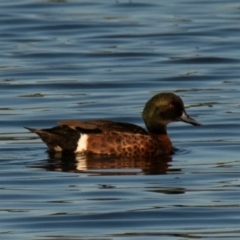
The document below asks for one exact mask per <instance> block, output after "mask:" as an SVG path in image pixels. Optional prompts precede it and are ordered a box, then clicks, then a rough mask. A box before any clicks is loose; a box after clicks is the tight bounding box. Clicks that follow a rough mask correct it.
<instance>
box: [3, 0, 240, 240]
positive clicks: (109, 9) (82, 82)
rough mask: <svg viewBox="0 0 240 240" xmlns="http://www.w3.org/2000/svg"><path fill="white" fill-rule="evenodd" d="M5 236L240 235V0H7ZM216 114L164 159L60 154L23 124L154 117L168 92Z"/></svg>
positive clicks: (180, 133)
mask: <svg viewBox="0 0 240 240" xmlns="http://www.w3.org/2000/svg"><path fill="white" fill-rule="evenodd" d="M0 32H1V35H0V115H1V118H0V165H1V166H0V216H1V218H0V238H1V239H6V240H8V239H24V240H28V239H31V240H32V239H35V240H43V239H46V240H49V239H51V240H53V239H71V240H73V239H159V238H164V239H171V240H172V239H194V238H202V239H205V238H206V239H239V237H240V230H239V226H240V204H239V200H240V194H239V186H240V181H239V175H240V154H239V153H240V151H239V149H240V148H239V146H240V138H239V136H240V128H239V122H240V121H239V120H240V100H239V96H240V84H239V83H240V80H239V79H240V77H239V76H240V68H239V65H240V57H239V56H240V53H239V49H240V34H239V32H240V3H239V1H237V0H235V1H234V0H230V1H222V0H219V1H195V0H194V1H191V0H185V1H184V0H180V1H176V0H173V1H154V0H152V1H140V0H137V1H136V0H132V1H127V0H117V1H64V0H62V1H61V0H58V1H57V0H56V1H54V0H52V1H50V0H49V1H47V0H45V1H43V0H42V1H40V0H36V1H34V0H22V1H16V0H15V1H14V0H13V1H1V2H0ZM162 91H171V92H175V93H177V94H178V95H180V96H181V97H182V98H183V100H184V102H185V105H186V108H187V112H188V113H189V114H190V115H191V116H192V117H194V118H195V119H196V120H198V121H199V122H201V123H203V126H202V127H193V126H190V125H186V124H183V123H173V124H171V125H170V126H169V129H168V131H169V135H170V136H171V139H172V141H173V143H174V146H175V147H176V148H177V149H178V150H177V151H176V153H175V154H174V155H172V156H165V157H161V158H159V159H139V158H135V159H127V158H102V157H91V158H89V157H88V158H87V157H84V156H70V155H66V156H59V154H56V155H49V154H48V153H47V152H46V147H45V145H44V144H43V143H42V142H41V141H40V140H39V139H38V138H37V137H36V136H35V135H33V134H30V133H28V132H27V131H26V130H25V129H24V128H23V126H30V127H39V128H45V127H50V126H54V124H56V122H57V121H58V120H59V119H69V118H70V119H92V118H107V119H112V120H117V121H125V122H131V123H135V124H139V125H141V126H143V122H142V120H141V111H142V108H143V106H144V104H145V102H146V101H147V100H148V99H149V98H150V97H151V96H153V95H154V94H155V93H157V92H162Z"/></svg>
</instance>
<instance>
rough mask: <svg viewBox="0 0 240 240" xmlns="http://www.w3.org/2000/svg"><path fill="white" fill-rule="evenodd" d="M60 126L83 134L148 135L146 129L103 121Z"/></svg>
mask: <svg viewBox="0 0 240 240" xmlns="http://www.w3.org/2000/svg"><path fill="white" fill-rule="evenodd" d="M58 124H59V125H63V126H68V127H69V128H72V129H75V130H78V131H79V132H81V133H101V132H109V131H116V132H127V133H134V134H137V133H138V134H148V132H147V131H146V130H145V129H144V128H142V127H140V126H138V125H135V124H132V123H123V122H114V121H109V120H102V119H98V120H90V121H80V120H62V121H59V122H58Z"/></svg>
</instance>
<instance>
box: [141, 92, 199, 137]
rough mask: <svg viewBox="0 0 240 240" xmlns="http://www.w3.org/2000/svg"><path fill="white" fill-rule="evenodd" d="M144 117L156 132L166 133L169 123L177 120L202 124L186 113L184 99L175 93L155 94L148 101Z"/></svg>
mask: <svg viewBox="0 0 240 240" xmlns="http://www.w3.org/2000/svg"><path fill="white" fill-rule="evenodd" d="M142 117H143V120H144V122H145V125H146V127H147V129H148V131H149V132H150V133H154V134H164V133H166V126H167V124H168V123H170V122H175V121H183V122H185V123H189V124H192V125H194V126H201V123H199V122H197V121H196V120H194V119H193V118H191V117H190V116H189V115H188V114H187V113H186V111H185V108H184V104H183V101H182V99H181V98H180V97H179V96H177V95H175V94H174V93H159V94H157V95H155V96H153V97H152V98H151V99H150V100H149V101H148V102H147V103H146V105H145V108H144V110H143V113H142Z"/></svg>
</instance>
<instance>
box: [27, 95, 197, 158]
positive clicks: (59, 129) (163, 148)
mask: <svg viewBox="0 0 240 240" xmlns="http://www.w3.org/2000/svg"><path fill="white" fill-rule="evenodd" d="M143 119H144V122H145V124H146V127H147V130H148V131H146V130H145V129H144V128H142V127H140V126H137V125H135V124H131V123H121V122H113V121H108V120H91V121H79V120H63V121H60V122H59V124H60V125H59V126H56V127H53V128H51V129H40V130H38V129H33V128H27V129H29V130H30V131H31V132H34V133H36V134H38V135H39V136H40V138H41V139H42V140H43V141H44V142H45V143H46V145H47V146H48V148H49V150H50V151H56V152H57V151H65V152H66V151H67V152H79V153H85V154H101V155H113V156H129V157H132V156H152V157H154V156H160V155H166V154H171V153H173V146H172V143H171V140H170V138H169V136H168V135H167V131H166V126H167V124H168V123H170V122H173V121H179V120H181V121H184V122H187V123H190V124H193V125H197V126H199V125H200V123H198V122H196V121H195V120H194V119H192V118H190V117H189V116H188V115H187V114H186V112H185V109H184V106H183V102H182V100H181V98H180V97H178V96H177V95H175V94H173V93H160V94H157V95H155V96H154V97H152V98H151V99H150V100H149V101H148V102H147V103H146V105H145V108H144V110H143Z"/></svg>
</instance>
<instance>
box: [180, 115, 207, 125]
mask: <svg viewBox="0 0 240 240" xmlns="http://www.w3.org/2000/svg"><path fill="white" fill-rule="evenodd" d="M179 120H180V121H183V122H185V123H190V124H192V125H194V126H201V125H202V124H201V123H199V122H197V121H196V120H194V119H193V118H191V117H189V116H188V115H187V113H186V112H183V113H182V115H181V116H180V118H179Z"/></svg>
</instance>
